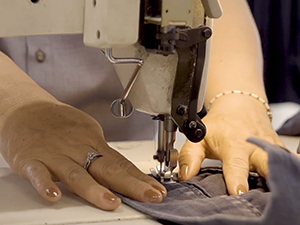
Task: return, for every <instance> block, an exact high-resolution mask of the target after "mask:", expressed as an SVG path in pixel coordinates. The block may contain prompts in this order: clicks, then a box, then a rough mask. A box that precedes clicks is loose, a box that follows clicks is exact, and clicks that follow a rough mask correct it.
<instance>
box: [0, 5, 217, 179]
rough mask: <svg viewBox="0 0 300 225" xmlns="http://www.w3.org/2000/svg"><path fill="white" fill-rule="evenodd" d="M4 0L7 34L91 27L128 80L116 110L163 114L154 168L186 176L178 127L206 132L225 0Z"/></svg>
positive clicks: (88, 32)
mask: <svg viewBox="0 0 300 225" xmlns="http://www.w3.org/2000/svg"><path fill="white" fill-rule="evenodd" d="M196 3H197V4H196ZM195 4H196V5H195ZM0 5H1V7H0V37H12V36H29V35H45V34H47V35H53V34H76V33H83V36H84V39H83V42H84V43H85V45H87V46H91V47H96V48H100V49H103V51H104V52H105V54H106V56H107V58H108V60H109V61H110V62H111V63H113V64H115V65H116V70H117V73H118V76H119V78H120V80H121V82H122V84H123V86H124V92H123V94H122V96H121V97H120V99H117V100H115V101H114V102H113V103H112V105H111V111H112V113H113V114H114V115H115V116H116V117H121V118H126V117H128V116H130V115H131V113H132V111H133V109H134V108H135V109H137V110H140V111H143V112H146V113H148V114H150V115H151V116H153V119H157V120H158V121H159V131H158V147H157V152H156V154H155V155H154V159H156V160H158V161H159V163H160V165H159V166H158V168H157V169H152V170H151V172H152V174H153V175H154V176H155V177H157V178H158V179H160V180H161V181H172V180H177V179H178V176H177V174H176V173H173V171H174V169H175V168H176V166H177V157H178V152H177V150H176V149H175V148H174V142H175V132H176V130H177V129H178V128H179V130H180V131H181V132H182V133H184V135H185V136H186V137H187V138H188V139H189V140H190V141H192V142H199V141H201V140H202V139H203V138H204V136H205V133H206V128H205V125H204V124H203V123H202V122H201V120H200V118H199V117H198V115H197V112H198V111H199V110H200V109H201V108H202V106H203V101H204V93H205V87H206V79H207V69H208V62H209V51H210V37H211V36H212V29H211V27H212V19H213V18H218V17H220V16H221V14H222V10H221V8H220V5H219V2H218V0H202V1H200V0H76V1H74V0H9V1H8V0H0ZM196 6H197V7H199V9H200V10H199V12H200V13H199V15H197V19H196V20H195V16H194V11H195V10H194V8H195V7H196ZM195 21H196V22H195ZM195 23H196V24H195Z"/></svg>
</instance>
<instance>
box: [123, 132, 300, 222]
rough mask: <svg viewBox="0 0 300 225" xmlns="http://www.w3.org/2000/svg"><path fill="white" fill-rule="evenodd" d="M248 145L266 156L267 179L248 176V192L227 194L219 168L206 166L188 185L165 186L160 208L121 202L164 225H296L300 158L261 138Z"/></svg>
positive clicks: (299, 193) (132, 202)
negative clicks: (267, 159) (260, 148)
mask: <svg viewBox="0 0 300 225" xmlns="http://www.w3.org/2000/svg"><path fill="white" fill-rule="evenodd" d="M249 141H250V142H252V143H255V144H256V145H258V146H260V147H262V148H264V149H265V150H266V151H267V152H268V153H269V169H270V172H269V179H268V186H269V188H270V190H271V191H270V192H269V191H268V188H267V187H266V185H265V183H264V180H263V179H262V178H259V177H255V176H250V178H249V183H250V188H251V190H250V191H249V192H248V193H246V194H243V195H240V196H228V194H227V191H226V186H225V183H224V179H223V176H222V173H221V170H220V169H218V168H216V169H212V168H207V169H204V170H202V171H201V173H200V174H199V175H198V176H197V177H195V178H193V179H191V180H190V181H188V182H181V183H173V184H166V185H165V186H166V188H167V189H168V197H167V198H166V199H165V200H164V201H163V203H161V204H149V203H140V202H136V201H133V200H130V199H128V198H125V197H122V200H123V202H124V203H126V204H128V205H130V206H132V207H133V208H135V209H137V210H139V211H141V212H144V213H146V214H149V215H150V216H153V217H155V218H157V219H159V220H161V221H164V222H163V223H166V221H168V222H172V223H176V224H187V225H192V224H200V225H227V224H228V225H229V224H230V225H241V224H245V225H252V224H262V225H269V224H270V225H282V224H293V225H294V224H300V213H299V209H300V179H299V178H298V176H299V175H300V160H299V159H298V158H297V157H296V156H295V155H293V154H291V153H290V152H288V151H287V150H285V149H283V148H281V147H279V146H276V145H271V144H269V143H267V142H265V141H262V140H260V139H256V138H251V139H249Z"/></svg>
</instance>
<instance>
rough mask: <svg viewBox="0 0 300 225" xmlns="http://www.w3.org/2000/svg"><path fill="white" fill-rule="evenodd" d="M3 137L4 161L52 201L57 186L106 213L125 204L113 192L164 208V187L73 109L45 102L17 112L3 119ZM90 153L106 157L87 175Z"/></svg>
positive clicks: (0, 144)
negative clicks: (160, 205) (57, 183)
mask: <svg viewBox="0 0 300 225" xmlns="http://www.w3.org/2000/svg"><path fill="white" fill-rule="evenodd" d="M0 135H1V136H0V137H1V142H0V151H1V153H2V155H3V157H4V158H5V160H6V161H7V162H8V164H9V165H10V166H11V168H12V169H13V170H14V171H15V172H17V173H18V174H19V175H21V176H22V177H24V178H26V179H28V180H30V182H31V183H32V185H33V186H34V188H35V189H36V190H37V191H38V193H39V194H40V195H41V196H42V197H43V198H44V199H46V200H48V201H50V202H57V201H58V200H59V199H60V198H61V196H62V193H61V190H60V189H59V188H58V186H57V185H56V184H55V182H56V181H60V182H61V183H63V184H64V185H65V186H66V187H68V189H69V190H71V191H72V192H74V193H76V194H77V195H78V196H80V197H82V198H83V199H85V200H87V201H88V202H90V203H92V204H94V205H95V206H97V207H99V208H100V209H103V210H114V209H116V208H117V207H118V206H119V205H120V204H121V200H120V199H119V198H118V197H117V196H116V195H114V194H113V193H112V192H111V191H110V190H109V189H111V190H114V191H116V192H118V193H120V194H122V195H125V196H127V197H129V198H132V199H135V200H137V201H141V202H153V203H160V202H161V201H162V200H163V198H164V197H166V189H165V188H164V186H162V185H161V184H160V183H159V182H157V181H156V180H155V179H153V178H151V177H149V176H147V175H146V174H144V173H142V172H141V171H140V170H138V169H137V168H136V167H135V166H134V165H133V164H132V163H131V162H129V161H128V160H127V159H126V158H125V157H123V156H122V155H121V154H119V153H118V152H117V151H115V150H114V149H112V148H111V147H109V145H108V144H107V143H106V141H105V139H104V135H103V132H102V129H101V127H100V125H99V124H98V123H97V122H96V121H95V120H94V119H93V118H92V117H90V116H89V115H87V114H86V113H84V112H82V111H80V110H78V109H75V108H73V107H71V106H69V105H66V104H63V103H60V102H43V103H36V104H30V105H26V106H23V107H21V108H18V109H16V110H14V111H13V112H11V113H10V114H9V115H8V116H7V117H6V118H5V119H4V120H3V123H2V125H1V130H0ZM88 152H99V153H100V154H102V155H103V157H101V158H97V159H96V160H95V161H94V162H93V163H92V165H91V166H90V167H89V170H88V171H86V170H85V169H83V165H84V162H85V159H86V156H87V153H88Z"/></svg>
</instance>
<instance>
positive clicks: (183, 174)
mask: <svg viewBox="0 0 300 225" xmlns="http://www.w3.org/2000/svg"><path fill="white" fill-rule="evenodd" d="M188 172H189V167H188V166H187V165H183V166H181V167H180V177H181V179H182V180H186V179H187V175H188Z"/></svg>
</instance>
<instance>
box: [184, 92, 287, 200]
mask: <svg viewBox="0 0 300 225" xmlns="http://www.w3.org/2000/svg"><path fill="white" fill-rule="evenodd" d="M222 98H224V99H222V100H221V99H220V100H217V101H216V102H215V103H214V104H213V107H212V108H211V110H210V111H209V112H208V114H207V115H206V117H204V118H203V122H204V124H205V125H206V127H207V135H206V137H205V138H204V140H202V141H201V142H199V143H192V142H190V141H187V142H186V143H185V145H184V146H183V148H182V150H181V153H180V157H179V164H180V175H181V179H182V180H188V179H190V178H192V177H193V176H195V175H197V174H198V172H199V170H200V167H201V164H202V162H203V160H204V159H205V158H210V159H218V160H221V161H222V162H223V173H224V178H225V181H226V185H227V189H228V192H229V194H232V195H237V194H240V193H245V192H247V191H248V189H249V188H248V176H249V171H257V172H258V173H259V174H260V175H261V176H263V177H265V178H266V177H267V176H268V155H267V153H266V152H265V151H263V150H262V149H260V148H259V147H257V146H255V145H253V144H251V143H248V142H247V141H246V139H247V138H248V137H251V136H253V137H259V138H261V139H264V140H266V141H269V142H270V143H272V144H278V145H280V146H284V144H283V142H282V141H281V140H280V139H279V137H278V135H277V134H276V132H275V131H274V129H273V128H272V124H271V122H270V119H269V117H268V116H267V113H266V109H265V107H264V105H263V104H262V103H261V102H259V101H257V100H256V99H251V97H248V96H238V95H231V96H223V97H222Z"/></svg>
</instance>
